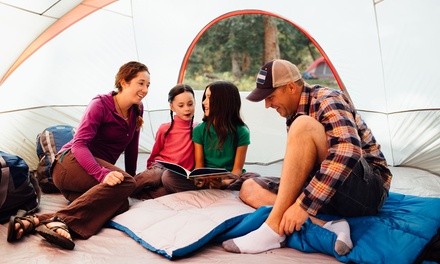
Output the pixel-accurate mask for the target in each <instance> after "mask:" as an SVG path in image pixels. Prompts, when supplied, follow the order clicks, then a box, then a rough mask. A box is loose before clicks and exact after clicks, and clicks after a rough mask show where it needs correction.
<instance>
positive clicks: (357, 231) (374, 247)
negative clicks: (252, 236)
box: [216, 193, 440, 264]
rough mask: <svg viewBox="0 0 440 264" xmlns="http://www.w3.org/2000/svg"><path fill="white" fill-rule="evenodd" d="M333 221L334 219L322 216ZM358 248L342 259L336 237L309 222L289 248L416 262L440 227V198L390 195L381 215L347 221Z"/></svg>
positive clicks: (255, 218) (261, 216) (250, 224)
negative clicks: (336, 244) (337, 248)
mask: <svg viewBox="0 0 440 264" xmlns="http://www.w3.org/2000/svg"><path fill="white" fill-rule="evenodd" d="M270 210H271V207H262V208H259V209H258V210H257V211H256V212H254V213H252V214H249V215H248V216H246V217H245V218H244V219H243V220H242V221H241V223H240V224H238V225H236V226H235V227H234V228H232V229H230V230H229V231H227V232H225V233H224V234H222V235H221V236H219V237H217V238H216V240H217V241H218V242H221V241H224V240H226V239H230V238H234V237H238V236H242V235H244V234H247V233H249V232H250V231H252V230H254V229H256V228H258V227H259V226H260V225H261V224H262V223H263V222H264V221H265V219H266V218H267V216H268V215H269V213H270ZM320 218H322V219H327V220H331V219H333V218H334V217H332V216H329V215H320ZM347 221H348V223H349V224H350V229H351V239H352V241H353V244H354V247H353V249H352V250H351V252H350V253H349V254H347V255H346V256H339V255H338V254H337V253H336V252H335V251H334V250H333V245H334V243H335V241H336V235H335V234H334V233H332V232H330V231H328V230H326V229H324V228H322V227H320V226H317V225H314V224H312V223H311V222H310V220H308V221H307V222H306V223H305V224H304V226H303V228H302V230H301V231H300V232H295V233H294V234H292V235H291V236H289V237H288V238H287V246H288V247H292V248H295V249H297V250H300V251H303V252H321V253H325V254H328V255H333V256H334V257H335V258H337V259H338V260H339V261H341V262H355V263H375V264H377V263H400V264H404V263H413V262H414V261H415V260H416V259H417V256H418V255H419V254H420V253H421V252H422V251H423V249H424V247H425V246H426V245H427V244H428V242H429V241H430V240H431V239H432V238H433V237H434V235H435V234H436V233H437V230H438V229H439V228H440V199H439V198H423V197H417V196H410V195H403V194H398V193H390V196H389V198H388V199H387V201H386V202H385V204H384V206H383V208H382V209H381V211H380V213H379V214H378V215H377V216H367V217H352V218H347Z"/></svg>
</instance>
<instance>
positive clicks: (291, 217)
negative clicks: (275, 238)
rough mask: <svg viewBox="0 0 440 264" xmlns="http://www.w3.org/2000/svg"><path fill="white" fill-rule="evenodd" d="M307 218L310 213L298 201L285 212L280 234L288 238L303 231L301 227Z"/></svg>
mask: <svg viewBox="0 0 440 264" xmlns="http://www.w3.org/2000/svg"><path fill="white" fill-rule="evenodd" d="M307 218H309V213H307V211H306V210H304V209H303V208H302V207H301V206H300V205H299V202H298V201H297V202H295V203H294V204H292V205H291V206H290V207H289V208H288V209H287V210H286V211H285V212H284V214H283V218H282V219H281V223H280V227H279V230H278V233H279V234H285V235H287V236H288V235H291V234H292V233H293V232H295V231H299V230H301V226H302V225H303V224H304V222H305V221H306V220H307Z"/></svg>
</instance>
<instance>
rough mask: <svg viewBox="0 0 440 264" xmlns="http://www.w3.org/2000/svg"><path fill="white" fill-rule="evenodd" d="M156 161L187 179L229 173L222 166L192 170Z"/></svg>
mask: <svg viewBox="0 0 440 264" xmlns="http://www.w3.org/2000/svg"><path fill="white" fill-rule="evenodd" d="M156 162H157V163H159V164H162V165H163V166H164V167H165V168H167V169H169V170H170V171H172V172H175V173H177V174H179V175H182V176H184V177H186V178H187V179H190V178H196V177H206V176H212V175H221V174H225V175H227V174H229V173H230V172H229V171H228V170H226V169H223V168H197V169H194V170H192V171H189V170H187V169H185V168H184V167H182V166H180V165H179V164H175V163H171V162H167V161H163V160H156Z"/></svg>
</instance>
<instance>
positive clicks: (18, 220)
mask: <svg viewBox="0 0 440 264" xmlns="http://www.w3.org/2000/svg"><path fill="white" fill-rule="evenodd" d="M34 217H35V215H27V216H17V217H16V218H15V219H14V222H16V223H18V224H19V225H20V228H21V229H23V232H24V233H25V234H29V233H31V232H32V231H34V230H35V227H36V224H35V221H34ZM22 220H25V221H28V222H29V225H28V226H27V227H25V225H24V223H23V221H22Z"/></svg>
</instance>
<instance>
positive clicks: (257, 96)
mask: <svg viewBox="0 0 440 264" xmlns="http://www.w3.org/2000/svg"><path fill="white" fill-rule="evenodd" d="M273 91H275V89H273V88H268V89H261V88H255V89H254V90H253V91H252V92H251V93H250V94H249V95H248V96H246V99H248V100H249V101H252V102H260V101H262V100H264V99H266V97H268V96H269V95H270V94H271V93H273Z"/></svg>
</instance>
